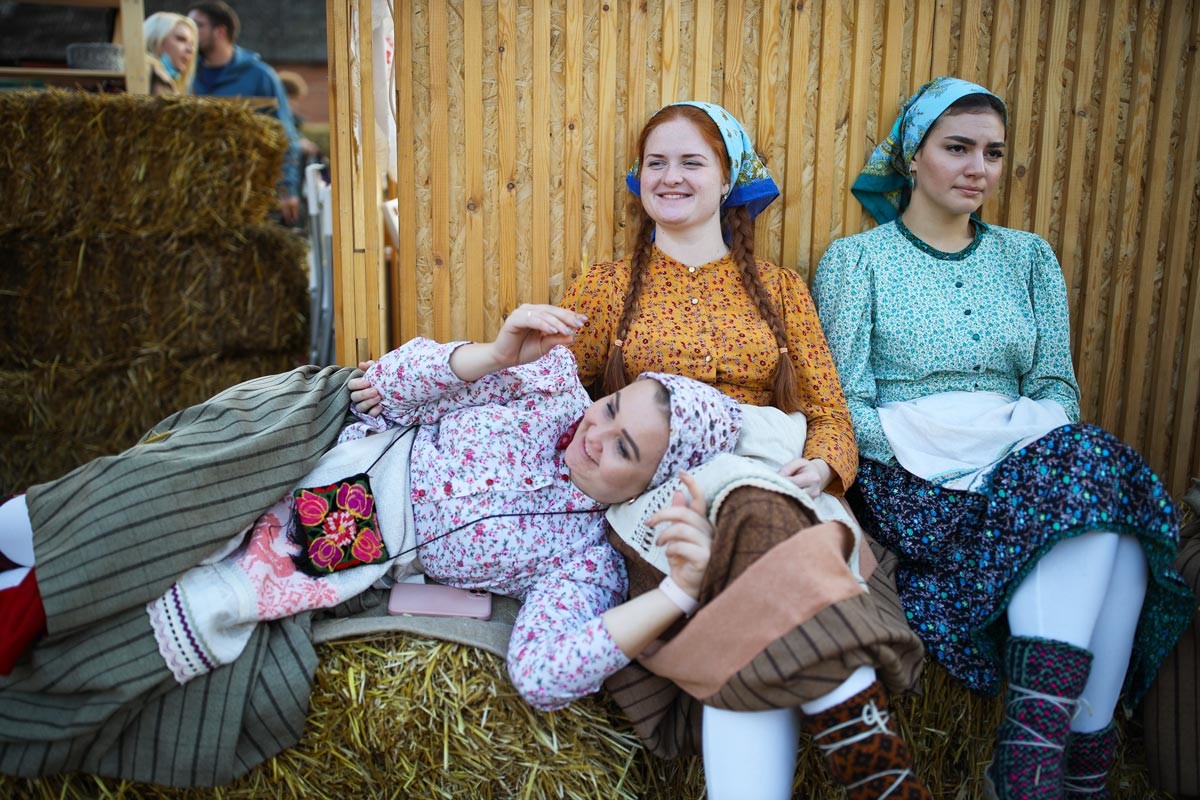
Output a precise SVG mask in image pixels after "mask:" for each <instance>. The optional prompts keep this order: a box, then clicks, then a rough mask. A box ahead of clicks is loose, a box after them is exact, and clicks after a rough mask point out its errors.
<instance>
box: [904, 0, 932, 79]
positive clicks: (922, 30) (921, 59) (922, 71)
mask: <svg viewBox="0 0 1200 800" xmlns="http://www.w3.org/2000/svg"><path fill="white" fill-rule="evenodd" d="M933 14H934V0H916V2H914V3H913V12H912V51H911V54H910V60H909V63H910V64H911V68H910V72H909V75H908V93H909V94H912V93H914V92H916V91H917V89H920V88H921V87H922V86H923V85H925V84H926V83H928V82H929V79H930V78H932V77H933V74H932V73H933Z"/></svg>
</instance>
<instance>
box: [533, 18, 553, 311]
mask: <svg viewBox="0 0 1200 800" xmlns="http://www.w3.org/2000/svg"><path fill="white" fill-rule="evenodd" d="M532 44H533V86H532V89H531V94H532V97H531V98H530V104H531V105H532V106H533V115H532V116H533V129H532V130H531V131H530V135H529V140H530V148H531V150H532V156H531V158H530V172H531V178H532V182H533V186H532V195H533V197H532V205H533V218H532V220H531V224H530V241H531V242H532V244H533V246H532V247H530V248H529V298H530V299H531V300H533V301H534V302H538V303H544V302H546V301H547V300H549V299H550V199H551V197H550V169H551V166H552V165H551V163H550V159H549V158H547V157H546V156H548V155H549V154H550V153H552V152H554V136H553V135H552V133H551V130H550V96H551V94H552V91H553V88H552V87H551V85H550V6H549V4H548V3H534V4H533V42H532Z"/></svg>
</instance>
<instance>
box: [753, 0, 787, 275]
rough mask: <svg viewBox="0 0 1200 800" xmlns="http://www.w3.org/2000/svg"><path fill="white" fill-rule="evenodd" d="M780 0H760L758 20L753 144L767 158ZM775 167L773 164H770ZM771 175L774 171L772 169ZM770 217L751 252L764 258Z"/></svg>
mask: <svg viewBox="0 0 1200 800" xmlns="http://www.w3.org/2000/svg"><path fill="white" fill-rule="evenodd" d="M779 14H780V6H779V0H763V5H762V12H761V14H760V19H759V36H758V119H757V125H756V132H755V134H754V147H755V149H756V150H757V151H758V152H759V153H762V154H763V155H764V156H765V157H766V158H767V159H768V161H769V160H770V158H771V154H772V153H774V152H775V98H776V97H777V96H778V91H777V90H778V84H779V81H778V77H777V76H778V64H779V44H780V38H781V37H782V35H783V32H782V31H781V30H780V26H779ZM772 166H774V165H772ZM772 172H773V174H776V173H774V171H772ZM770 218H771V212H768V213H767V214H765V215H764V216H762V217H760V223H759V224H758V225H756V226H755V227H754V252H755V253H757V254H758V255H759V257H760V258H765V257H767V256H766V254H767V252H768V246H769V243H770V241H771V239H772V233H773V232H772V230H771V226H770V225H768V224H763V222H766V221H767V220H768V219H770ZM776 260H778V259H776Z"/></svg>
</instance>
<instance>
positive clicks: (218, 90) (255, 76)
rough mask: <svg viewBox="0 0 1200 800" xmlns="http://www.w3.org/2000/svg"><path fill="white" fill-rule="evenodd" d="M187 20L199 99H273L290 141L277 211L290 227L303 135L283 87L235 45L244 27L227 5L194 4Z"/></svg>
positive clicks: (296, 199)
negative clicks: (193, 33) (194, 38)
mask: <svg viewBox="0 0 1200 800" xmlns="http://www.w3.org/2000/svg"><path fill="white" fill-rule="evenodd" d="M188 16H189V17H191V18H192V21H193V22H195V23H196V28H197V30H198V32H199V41H198V42H197V45H198V48H199V50H200V64H199V66H198V68H197V70H196V84H195V87H196V88H195V91H196V94H205V95H211V96H213V97H274V98H275V101H276V105H275V108H274V109H272V110H271V111H269V112H267V113H269V114H271V115H272V116H274V117H275V118H276V119H278V120H279V121H280V122H281V123H283V129H284V131H285V132H286V133H287V137H288V149H287V153H286V154H285V155H284V158H283V179H282V180H281V181H280V183H279V208H280V213H281V215H282V216H283V221H284V223H286V224H288V225H291V224H292V223H294V222H295V221H296V218H297V216H299V211H300V134H299V133H298V132H297V131H296V125H295V123H294V122H293V120H292V112H291V109H290V108H289V106H288V98H287V93H286V92H285V91H284V89H283V84H282V83H281V82H280V80H279V76H278V75H276V74H275V70H273V69H271V67H270V66H269V65H268V64H267V63H266V62H264V61H263V60H262V58H260V57H259V55H258V53H255V52H253V51H251V50H246V49H245V48H242V47H239V46H238V45H237V37H238V32H239V31H240V30H241V27H242V23H241V20H239V19H238V15H237V13H236V12H235V11H234V10H233V9H232V8H230V7H229V5H228V4H226V3H224V2H221V0H213V2H200V3H193V4H192V7H191V8H190V9H189V10H188Z"/></svg>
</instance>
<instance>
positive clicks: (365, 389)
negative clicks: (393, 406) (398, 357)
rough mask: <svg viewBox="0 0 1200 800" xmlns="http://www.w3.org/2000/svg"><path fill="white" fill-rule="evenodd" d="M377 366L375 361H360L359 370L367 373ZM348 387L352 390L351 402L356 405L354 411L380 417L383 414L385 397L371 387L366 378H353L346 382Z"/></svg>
mask: <svg viewBox="0 0 1200 800" xmlns="http://www.w3.org/2000/svg"><path fill="white" fill-rule="evenodd" d="M373 366H375V362H374V361H360V362H358V368H359V369H361V370H362V371H363V372H366V371H367V370H369V369H370V368H371V367H373ZM346 387H347V388H349V389H350V402H351V403H353V404H354V410H355V411H357V412H358V413H360V414H366V415H370V416H372V417H378V416H379V415H380V414H382V413H383V406H382V405H381V403H382V402H383V397H382V396H380V394H379V390H378V389H376V388H375V387H374V386H372V385H371V382H370V381H369V380H367V378H366V376H363V377H360V378H351V379H350V380H349V381H347V382H346Z"/></svg>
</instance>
